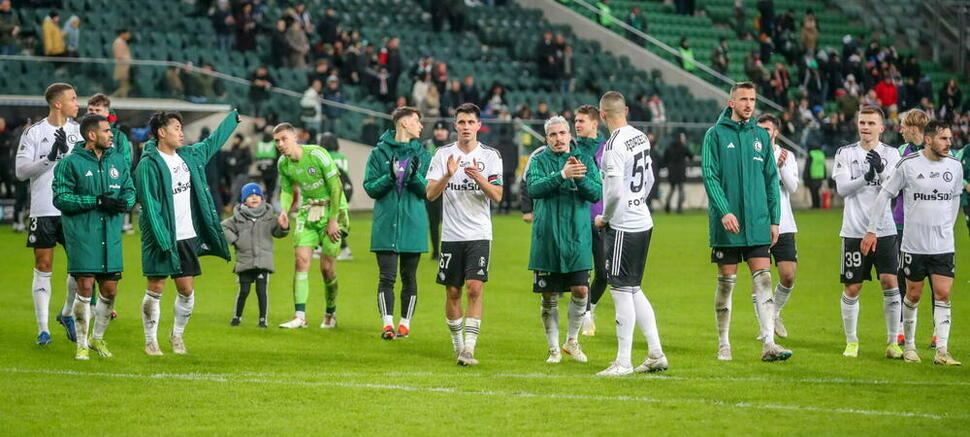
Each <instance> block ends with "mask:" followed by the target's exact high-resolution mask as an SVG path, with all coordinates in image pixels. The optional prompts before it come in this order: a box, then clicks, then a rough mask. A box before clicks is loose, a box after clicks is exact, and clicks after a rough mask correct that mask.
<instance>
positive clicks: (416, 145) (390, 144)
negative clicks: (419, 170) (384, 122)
mask: <svg viewBox="0 0 970 437" xmlns="http://www.w3.org/2000/svg"><path fill="white" fill-rule="evenodd" d="M396 133H397V131H395V130H394V129H388V130H386V131H384V133H383V134H382V135H381V139H380V141H378V142H377V147H378V148H379V149H384V150H385V151H388V152H393V153H392V154H394V155H400V154H402V152H411V153H414V151H415V150H417V149H420V148H421V142H420V141H418V140H417V139H413V140H411V141H410V142H407V143H401V142H398V141H396V140H395V139H394V135H395V134H396Z"/></svg>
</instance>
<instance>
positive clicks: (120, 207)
mask: <svg viewBox="0 0 970 437" xmlns="http://www.w3.org/2000/svg"><path fill="white" fill-rule="evenodd" d="M96 206H97V208H98V209H99V210H101V211H104V212H106V213H109V214H121V213H123V212H126V210H127V209H128V205H127V204H126V202H125V201H124V200H122V199H118V198H115V197H111V193H101V194H100V195H98V200H97V203H96Z"/></svg>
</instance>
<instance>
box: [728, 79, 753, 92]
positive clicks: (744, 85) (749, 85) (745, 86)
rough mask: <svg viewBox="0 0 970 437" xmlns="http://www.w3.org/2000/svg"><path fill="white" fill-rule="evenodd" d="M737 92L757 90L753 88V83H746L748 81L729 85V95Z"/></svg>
mask: <svg viewBox="0 0 970 437" xmlns="http://www.w3.org/2000/svg"><path fill="white" fill-rule="evenodd" d="M737 90H757V88H756V87H755V86H754V83H752V82H748V81H744V82H737V83H735V84H734V85H731V94H732V95H733V94H734V92H735V91H737Z"/></svg>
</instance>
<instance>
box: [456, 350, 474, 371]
mask: <svg viewBox="0 0 970 437" xmlns="http://www.w3.org/2000/svg"><path fill="white" fill-rule="evenodd" d="M476 364H478V360H476V359H475V353H474V352H472V351H470V350H468V349H464V350H462V351H461V353H460V354H458V365H459V366H463V367H468V366H474V365H476Z"/></svg>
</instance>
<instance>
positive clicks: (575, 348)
mask: <svg viewBox="0 0 970 437" xmlns="http://www.w3.org/2000/svg"><path fill="white" fill-rule="evenodd" d="M562 351H563V352H565V353H566V355H569V356H571V357H573V359H574V360H576V361H579V362H580V363H585V362H587V361H589V360H588V359H587V358H586V354H584V353H583V349H582V348H580V347H579V342H578V341H576V340H573V341H567V342H566V344H564V345H562Z"/></svg>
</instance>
